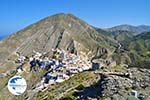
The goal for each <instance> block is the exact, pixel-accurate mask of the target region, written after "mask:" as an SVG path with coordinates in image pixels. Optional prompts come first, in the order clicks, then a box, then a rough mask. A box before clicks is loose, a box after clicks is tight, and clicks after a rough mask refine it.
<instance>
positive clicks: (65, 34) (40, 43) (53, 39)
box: [0, 14, 117, 66]
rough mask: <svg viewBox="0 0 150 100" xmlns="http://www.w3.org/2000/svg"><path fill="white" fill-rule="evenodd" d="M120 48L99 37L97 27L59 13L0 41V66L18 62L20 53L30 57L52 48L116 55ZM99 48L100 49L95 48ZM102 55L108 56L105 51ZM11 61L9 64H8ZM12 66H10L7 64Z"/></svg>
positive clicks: (100, 35) (103, 37) (69, 15)
mask: <svg viewBox="0 0 150 100" xmlns="http://www.w3.org/2000/svg"><path fill="white" fill-rule="evenodd" d="M111 45H113V46H114V45H117V44H116V43H115V41H112V40H110V39H108V38H107V37H105V36H103V35H102V34H99V33H98V32H97V31H96V30H95V29H94V28H92V27H91V26H90V25H88V24H87V23H85V22H84V21H82V20H80V19H78V18H77V17H75V16H73V15H71V14H57V15H53V16H50V17H47V18H44V19H42V20H41V21H39V22H37V23H34V24H32V25H30V26H28V27H27V28H25V29H23V30H21V31H19V32H16V33H14V34H12V35H11V36H9V37H7V38H6V39H4V40H2V41H1V42H0V47H2V48H0V52H1V53H0V56H1V58H0V65H1V66H6V65H5V64H6V62H9V63H11V64H10V65H13V64H12V62H11V60H13V59H15V57H16V52H19V53H20V54H21V55H24V56H29V55H31V54H32V53H33V50H35V51H39V52H40V51H42V52H50V50H51V49H52V48H56V47H60V48H62V49H64V50H68V49H74V50H75V51H77V53H79V52H78V51H79V49H81V50H83V49H84V50H83V51H87V52H89V51H92V53H93V55H97V51H95V50H98V51H101V49H102V48H103V49H105V51H107V53H108V52H112V51H113V50H114V49H115V48H114V47H113V46H111ZM95 48H97V49H95ZM85 49H86V50H85ZM100 55H105V53H103V52H101V53H100V54H99V56H100ZM8 59H9V61H8ZM7 66H9V64H7Z"/></svg>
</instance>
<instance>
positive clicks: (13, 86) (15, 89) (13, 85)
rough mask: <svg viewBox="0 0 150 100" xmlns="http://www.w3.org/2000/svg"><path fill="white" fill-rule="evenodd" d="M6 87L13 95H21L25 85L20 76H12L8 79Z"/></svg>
mask: <svg viewBox="0 0 150 100" xmlns="http://www.w3.org/2000/svg"><path fill="white" fill-rule="evenodd" d="M7 87H8V90H9V91H10V92H11V93H12V94H13V95H21V94H23V93H24V92H25V90H26V88H27V83H26V80H25V79H24V78H22V77H21V76H14V77H12V78H10V79H9V81H8V86H7Z"/></svg>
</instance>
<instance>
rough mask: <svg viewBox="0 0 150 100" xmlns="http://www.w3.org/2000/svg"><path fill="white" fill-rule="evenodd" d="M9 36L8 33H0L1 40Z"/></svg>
mask: <svg viewBox="0 0 150 100" xmlns="http://www.w3.org/2000/svg"><path fill="white" fill-rule="evenodd" d="M7 36H9V34H7V35H0V40H2V39H4V38H5V37H7Z"/></svg>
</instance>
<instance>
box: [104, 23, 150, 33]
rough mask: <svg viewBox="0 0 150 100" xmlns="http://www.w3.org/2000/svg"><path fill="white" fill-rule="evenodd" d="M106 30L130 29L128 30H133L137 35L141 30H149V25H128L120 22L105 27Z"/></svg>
mask: <svg viewBox="0 0 150 100" xmlns="http://www.w3.org/2000/svg"><path fill="white" fill-rule="evenodd" d="M106 30H108V31H118V30H122V31H130V32H134V33H135V35H137V34H140V33H142V32H148V31H150V25H138V26H133V25H128V24H122V25H118V26H114V27H111V28H107V29H106Z"/></svg>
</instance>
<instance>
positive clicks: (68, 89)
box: [0, 13, 150, 100]
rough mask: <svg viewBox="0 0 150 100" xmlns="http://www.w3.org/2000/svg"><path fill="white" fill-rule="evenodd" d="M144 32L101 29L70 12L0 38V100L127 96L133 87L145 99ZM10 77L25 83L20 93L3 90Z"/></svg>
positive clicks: (149, 71) (148, 43) (148, 65)
mask: <svg viewBox="0 0 150 100" xmlns="http://www.w3.org/2000/svg"><path fill="white" fill-rule="evenodd" d="M148 30H149V29H148V27H147V26H138V27H134V26H129V25H122V26H117V27H113V28H111V29H108V30H104V29H101V28H95V27H94V26H91V25H89V24H88V23H86V22H84V21H83V20H81V19H79V18H77V17H76V16H74V15H72V14H64V13H60V14H56V15H52V16H49V17H46V18H44V19H42V20H40V21H38V22H36V23H34V24H32V25H30V26H28V27H26V28H24V29H22V30H20V31H18V32H16V33H13V34H12V35H10V36H8V37H7V38H5V39H3V40H0V75H1V77H0V81H1V82H0V99H2V100H78V99H79V100H92V99H95V100H99V99H100V100H101V99H102V100H105V99H106V100H117V99H115V98H118V99H119V100H129V99H128V97H130V93H131V92H132V91H133V90H136V92H138V93H139V94H140V93H142V96H141V95H139V94H138V96H139V97H136V98H143V99H141V100H144V99H146V98H148V96H149V95H150V91H149V90H150V78H149V76H150V32H144V33H141V32H143V31H148ZM137 34H138V35H137ZM34 60H35V63H36V65H34V68H32V63H31V62H32V61H34ZM20 66H21V67H20ZM14 75H21V76H22V77H24V78H25V79H26V81H27V84H28V87H27V90H26V91H25V93H23V94H22V95H21V96H14V95H12V94H11V93H9V91H8V89H7V82H8V79H9V78H10V77H12V76H14ZM48 76H49V77H48ZM47 77H48V81H47V80H46V79H47ZM45 81H47V82H45Z"/></svg>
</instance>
